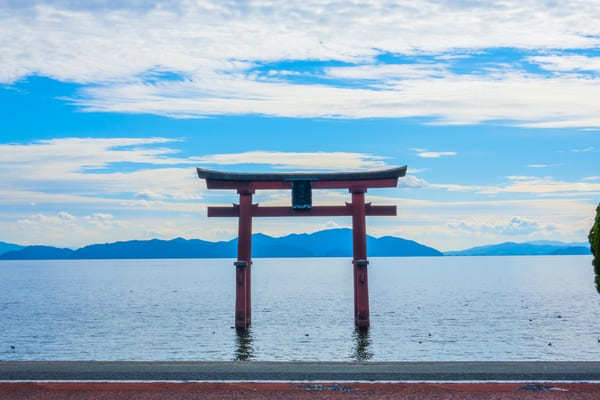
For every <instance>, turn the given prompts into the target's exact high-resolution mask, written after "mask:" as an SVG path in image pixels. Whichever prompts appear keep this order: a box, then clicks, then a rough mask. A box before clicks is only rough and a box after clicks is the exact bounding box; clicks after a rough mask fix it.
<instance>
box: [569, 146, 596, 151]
mask: <svg viewBox="0 0 600 400" xmlns="http://www.w3.org/2000/svg"><path fill="white" fill-rule="evenodd" d="M595 149H596V148H595V147H594V146H588V147H584V148H583V149H571V150H570V151H571V152H572V153H589V152H590V151H594V150H595Z"/></svg>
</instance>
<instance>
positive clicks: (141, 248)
mask: <svg viewBox="0 0 600 400" xmlns="http://www.w3.org/2000/svg"><path fill="white" fill-rule="evenodd" d="M367 251H368V254H369V257H419V256H442V255H445V256H508V255H579V254H590V248H589V245H588V244H587V243H563V242H556V241H534V242H526V243H513V242H506V243H500V244H494V245H488V246H479V247H473V248H470V249H465V250H458V251H447V252H445V253H443V254H442V252H440V251H438V250H436V249H434V248H432V247H428V246H425V245H422V244H420V243H417V242H414V241H412V240H406V239H402V238H398V237H392V236H384V237H380V238H374V237H372V236H367ZM236 253H237V239H233V240H229V241H223V242H208V241H205V240H199V239H182V238H177V239H173V240H159V239H152V240H130V241H126V242H114V243H106V244H92V245H89V246H85V247H82V248H80V249H77V250H72V249H65V248H57V247H51V246H25V247H24V246H19V245H15V244H10V243H3V242H0V259H3V260H44V259H46V260H63V259H65V260H70V259H119V258H234V257H235V256H236ZM252 256H253V257H351V256H352V230H350V229H329V230H325V231H319V232H315V233H311V234H306V233H302V234H291V235H287V236H283V237H271V236H268V235H263V234H261V233H257V234H254V235H252Z"/></svg>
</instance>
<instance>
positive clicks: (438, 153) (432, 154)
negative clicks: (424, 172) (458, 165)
mask: <svg viewBox="0 0 600 400" xmlns="http://www.w3.org/2000/svg"><path fill="white" fill-rule="evenodd" d="M413 150H415V151H416V152H417V155H418V156H419V157H421V158H440V157H444V156H455V155H456V152H454V151H427V150H424V149H413Z"/></svg>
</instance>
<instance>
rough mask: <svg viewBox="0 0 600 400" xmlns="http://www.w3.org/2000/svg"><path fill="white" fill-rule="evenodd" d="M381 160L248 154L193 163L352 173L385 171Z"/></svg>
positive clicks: (331, 155) (339, 154)
mask: <svg viewBox="0 0 600 400" xmlns="http://www.w3.org/2000/svg"><path fill="white" fill-rule="evenodd" d="M385 159H386V157H382V156H376V155H371V154H363V153H345V152H315V153H309V152H308V153H299V152H276V151H248V152H245V153H230V154H211V155H209V156H203V157H197V158H195V159H194V160H196V161H197V162H198V163H205V164H217V165H236V164H264V165H272V166H274V167H276V168H285V169H314V170H323V169H325V170H356V169H373V168H382V167H385V166H386V164H385V162H384V160H385Z"/></svg>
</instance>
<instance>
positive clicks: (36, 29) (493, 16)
mask: <svg viewBox="0 0 600 400" xmlns="http://www.w3.org/2000/svg"><path fill="white" fill-rule="evenodd" d="M16 4H17V3H15V2H9V3H8V4H7V5H4V7H2V6H0V8H1V10H0V38H1V39H0V46H1V47H2V49H3V51H2V54H1V55H0V65H2V68H0V82H4V83H10V82H15V81H17V80H18V79H21V78H23V77H25V76H28V75H42V76H48V77H52V78H55V79H58V80H61V81H67V82H77V83H81V84H83V85H84V88H83V89H82V90H81V91H79V92H78V93H77V94H76V95H75V96H72V98H71V99H70V101H71V102H72V103H74V104H76V105H78V106H80V107H81V109H83V110H87V111H103V112H126V113H129V112H132V113H152V114H159V115H165V116H171V117H177V118H187V117H205V116H212V115H229V114H261V115H274V116H285V117H300V118H310V117H331V118H369V117H392V118H401V117H414V116H423V117H430V118H432V119H433V120H434V121H433V122H434V123H440V124H476V123H480V122H482V121H490V120H494V121H505V122H504V123H508V124H520V125H522V126H532V127H538V128H550V127H580V128H597V127H600V119H599V118H600V117H599V116H598V115H599V113H598V108H597V106H596V104H597V102H595V101H594V100H595V99H597V98H598V97H600V77H590V76H579V75H576V74H575V75H572V74H567V75H563V74H554V75H552V76H547V74H536V73H532V72H525V71H523V70H521V69H519V67H518V65H510V64H509V65H508V66H502V67H501V68H497V69H495V70H494V69H488V70H487V72H485V73H482V71H477V72H473V71H461V72H457V71H458V70H457V69H452V68H451V67H452V65H451V63H452V60H454V59H456V57H460V56H461V54H460V52H463V53H465V52H466V53H469V54H471V55H473V54H476V53H477V52H478V51H481V50H483V49H490V48H506V47H513V48H518V49H525V50H533V51H537V52H540V51H544V50H547V49H561V48H569V49H576V48H579V49H585V48H596V47H598V46H599V45H600V39H599V37H600V30H599V28H598V24H597V23H596V22H597V20H598V19H600V11H598V9H597V7H592V6H590V5H585V4H583V5H582V4H579V5H578V6H577V7H573V6H572V5H571V4H570V3H568V2H561V3H560V4H552V5H551V4H550V3H547V2H537V1H526V2H517V1H512V0H510V1H508V2H506V1H503V2H496V1H492V2H483V3H482V2H470V3H464V2H446V3H443V4H440V3H439V2H433V1H428V0H418V1H416V2H413V3H411V6H410V7H407V6H402V5H397V4H392V3H389V2H387V1H375V2H371V3H369V4H368V5H364V4H358V3H356V4H355V3H347V2H338V1H333V2H326V3H323V2H318V1H312V0H309V1H302V2H296V1H292V2H285V4H282V3H281V2H275V1H272V0H267V1H262V2H260V3H256V2H250V3H244V4H243V5H242V4H241V3H235V2H233V3H232V2H226V3H223V2H220V1H216V0H215V1H212V0H211V1H205V2H201V3H196V2H186V1H183V0H182V1H176V0H173V1H169V2H168V6H165V5H161V4H156V5H154V4H150V3H146V2H142V3H139V2H134V3H133V5H128V4H129V3H128V4H125V3H122V4H120V5H119V6H112V4H113V3H112V2H108V3H106V2H104V3H102V4H108V5H111V6H102V7H99V6H82V5H75V3H73V2H63V1H50V2H49V1H28V2H25V3H24V5H21V6H19V7H16ZM93 4H97V3H93ZM140 4H144V6H140ZM507 9H510V10H513V12H512V13H511V17H510V18H506V10H507ZM424 16H426V18H425V17H424ZM450 20H452V21H469V23H465V24H458V25H456V26H453V25H452V24H450V25H449V24H448V23H447V21H450ZM573 21H577V24H573ZM548 26H551V27H552V30H551V31H549V30H548V29H547V28H546V27H548ZM309 28H310V29H309ZM250 33H251V34H250ZM398 38H402V40H398ZM289 43H293V44H294V45H293V46H290V45H289ZM24 48H25V49H27V52H23V51H22V49H24ZM457 49H461V50H460V51H458V50H457ZM382 54H383V55H385V54H395V55H404V56H405V58H406V59H407V60H408V61H407V62H405V61H402V62H400V61H394V60H388V61H382V60H381V59H379V58H378V56H380V55H382ZM422 54H430V55H436V56H437V57H435V58H433V59H432V60H431V62H419V61H417V62H415V60H414V59H412V58H411V57H413V58H414V57H418V56H419V55H422ZM557 57H558V58H557ZM577 57H580V56H570V58H569V57H562V58H560V57H559V56H556V55H552V56H534V57H532V58H531V59H530V62H535V63H538V64H539V65H541V66H542V67H544V68H546V69H549V70H556V71H565V70H568V69H569V68H570V70H573V71H578V70H580V69H581V68H588V69H589V68H592V69H594V68H596V67H595V65H596V63H597V60H596V58H593V57H587V58H585V57H584V58H581V57H580V58H577ZM286 60H288V61H289V60H299V61H303V60H311V61H316V62H319V61H326V62H331V61H334V62H335V64H336V65H337V66H334V67H331V66H329V67H323V68H321V69H319V68H316V69H315V71H314V72H312V74H313V76H314V77H316V78H318V79H316V80H314V81H310V80H307V81H303V82H302V83H298V82H297V81H294V80H288V78H286V77H290V76H294V75H298V71H293V70H290V68H289V65H288V66H286V67H280V68H278V66H277V63H278V62H280V61H286ZM265 64H266V65H269V64H273V66H272V68H270V69H269V71H270V72H266V73H265V74H260V73H258V72H256V67H257V66H259V65H265ZM340 64H341V65H340ZM586 65H587V67H586ZM590 66H592V67H590ZM357 81H367V82H363V83H361V82H357Z"/></svg>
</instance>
